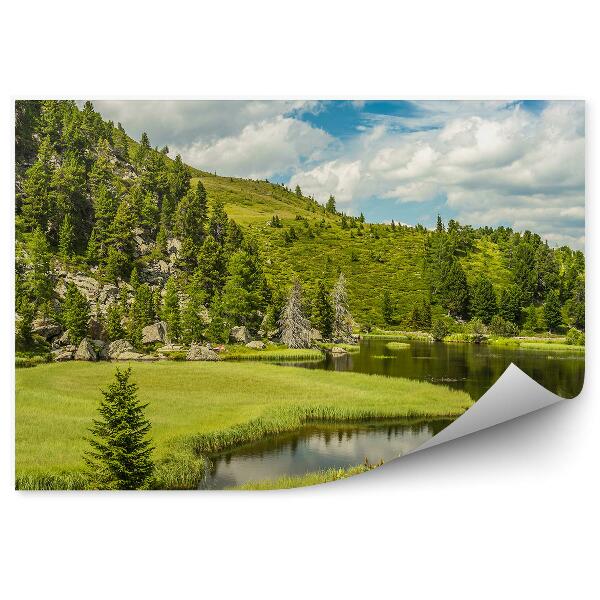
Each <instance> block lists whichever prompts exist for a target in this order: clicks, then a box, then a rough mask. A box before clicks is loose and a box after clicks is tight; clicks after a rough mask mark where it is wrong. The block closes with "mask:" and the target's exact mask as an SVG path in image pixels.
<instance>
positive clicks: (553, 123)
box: [94, 100, 585, 249]
mask: <svg viewBox="0 0 600 600" xmlns="http://www.w3.org/2000/svg"><path fill="white" fill-rule="evenodd" d="M94 106H95V107H96V109H97V110H98V111H99V112H100V113H101V114H102V115H103V116H104V117H105V118H108V119H112V120H113V121H115V122H121V123H122V124H123V126H124V127H125V129H126V131H127V132H128V133H129V134H130V135H131V136H132V137H134V138H136V139H139V138H140V136H141V133H142V132H143V131H146V132H147V133H148V135H149V137H150V141H151V143H152V144H153V145H155V146H159V147H162V146H164V145H165V144H166V145H167V146H168V147H169V150H170V155H171V156H175V154H177V153H179V154H181V156H182V158H183V160H184V162H186V163H188V164H190V165H192V166H194V167H197V168H199V169H202V170H205V171H211V172H212V171H216V172H217V173H218V174H219V175H228V176H233V177H249V178H253V179H268V180H269V181H273V182H280V183H285V184H286V185H288V186H290V187H292V188H294V187H295V186H296V185H300V187H301V188H302V191H303V193H304V194H305V195H314V197H315V198H316V199H317V200H319V201H320V202H325V201H326V200H327V198H328V197H329V195H330V194H333V195H334V196H335V198H336V201H337V206H338V209H339V210H341V211H344V212H346V213H347V214H352V215H358V214H360V213H361V212H362V213H363V214H364V215H365V217H366V218H367V220H368V221H371V222H390V221H391V220H392V219H393V220H394V221H396V222H397V223H398V222H400V223H407V224H411V225H414V224H416V223H421V224H423V225H425V226H426V227H431V226H433V225H434V223H435V220H436V218H437V215H438V214H440V215H441V217H442V219H443V220H444V221H447V220H448V219H450V218H454V219H457V220H458V221H460V222H461V223H463V224H471V225H474V226H480V225H491V226H498V225H506V226H510V227H513V228H514V229H515V230H518V231H524V230H527V229H529V230H531V231H535V232H536V233H539V234H540V235H541V236H542V237H543V238H545V239H547V240H548V243H549V244H550V245H551V246H560V245H563V244H567V245H569V246H571V247H573V248H578V249H582V248H583V246H584V217H585V105H584V103H583V102H582V101H542V100H513V101H507V100H503V101H473V100H471V101H444V100H435V101H433V100H424V101H417V100H410V101H402V100H398V101H389V100H385V101H377V100H361V101H336V100H325V101H316V100H315V101H313V100H298V101H294V100H290V101H286V100H249V101H241V100H229V101H215V100H202V101H192V100H177V101H164V100H143V101H133V100H127V101H117V100H100V101H95V102H94Z"/></svg>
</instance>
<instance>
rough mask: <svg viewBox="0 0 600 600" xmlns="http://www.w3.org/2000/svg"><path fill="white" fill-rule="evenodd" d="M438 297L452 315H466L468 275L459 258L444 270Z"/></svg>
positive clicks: (453, 260) (452, 260)
mask: <svg viewBox="0 0 600 600" xmlns="http://www.w3.org/2000/svg"><path fill="white" fill-rule="evenodd" d="M437 297H438V299H439V300H440V302H441V304H442V306H443V307H444V308H445V309H446V310H447V311H448V313H449V314H450V315H453V316H459V317H465V316H466V315H467V311H468V306H469V287H468V285H467V276H466V275H465V272H464V271H463V268H462V267H461V265H460V263H459V261H458V260H457V259H455V258H454V259H451V261H450V266H449V267H448V268H447V269H446V270H445V271H443V272H442V276H441V281H440V285H439V288H438V293H437Z"/></svg>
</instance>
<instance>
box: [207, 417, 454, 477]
mask: <svg viewBox="0 0 600 600" xmlns="http://www.w3.org/2000/svg"><path fill="white" fill-rule="evenodd" d="M449 423H450V421H447V420H443V421H432V422H429V423H427V422H423V421H418V422H417V421H414V422H412V423H411V422H406V421H405V422H404V423H381V422H379V423H361V424H357V425H322V426H321V425H320V426H311V427H306V428H304V429H302V430H300V431H297V432H294V433H292V434H287V435H281V436H277V437H272V438H268V439H265V440H261V441H260V442H256V443H254V444H252V445H250V446H246V447H243V448H238V449H236V450H233V451H231V452H227V453H224V454H221V455H218V456H214V457H212V458H211V463H212V464H211V470H210V472H209V473H208V474H207V476H206V479H205V481H204V482H203V483H202V486H201V487H202V488H204V489H223V488H227V487H233V486H238V485H242V484H244V483H247V482H249V481H260V480H263V479H276V478H278V477H281V476H282V475H304V474H305V473H309V472H312V471H318V470H320V469H329V468H345V467H351V466H354V465H357V464H360V463H362V462H363V461H364V460H365V458H367V459H368V460H369V461H370V462H371V463H377V462H379V461H380V460H383V461H389V460H391V459H393V458H396V457H398V456H401V455H402V454H406V453H407V452H409V451H410V450H412V449H414V448H416V447H417V446H419V445H421V444H423V443H424V442H426V441H427V440H428V439H430V438H431V437H433V436H434V435H435V434H436V433H438V432H439V431H441V430H442V429H443V428H444V427H446V425H448V424H449Z"/></svg>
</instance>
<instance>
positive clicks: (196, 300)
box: [181, 285, 224, 344]
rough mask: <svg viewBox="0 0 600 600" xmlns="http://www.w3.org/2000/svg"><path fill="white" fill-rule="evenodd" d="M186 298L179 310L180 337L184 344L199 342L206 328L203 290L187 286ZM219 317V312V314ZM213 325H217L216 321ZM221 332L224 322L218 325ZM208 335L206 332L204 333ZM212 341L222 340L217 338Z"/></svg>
mask: <svg viewBox="0 0 600 600" xmlns="http://www.w3.org/2000/svg"><path fill="white" fill-rule="evenodd" d="M186 295H187V298H186V301H185V304H184V306H183V310H182V312H181V339H182V341H183V342H184V343H186V344H191V343H193V342H200V341H201V340H202V339H203V338H204V336H205V329H206V325H207V323H206V321H205V314H206V307H205V305H204V302H205V298H206V295H205V294H204V292H203V290H201V289H199V288H197V287H194V286H193V285H190V286H188V289H187V294H186ZM219 317H220V314H219ZM215 325H218V323H216V324H215ZM220 329H221V333H222V331H223V329H224V324H223V325H222V326H220ZM206 334H207V335H208V332H207V333H206ZM217 337H219V335H217ZM213 341H222V340H221V339H220V338H219V340H213Z"/></svg>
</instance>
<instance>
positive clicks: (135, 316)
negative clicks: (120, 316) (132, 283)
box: [127, 283, 154, 348]
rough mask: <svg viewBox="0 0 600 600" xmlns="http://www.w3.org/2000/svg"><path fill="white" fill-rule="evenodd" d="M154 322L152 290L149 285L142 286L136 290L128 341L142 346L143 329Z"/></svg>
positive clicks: (143, 284)
mask: <svg viewBox="0 0 600 600" xmlns="http://www.w3.org/2000/svg"><path fill="white" fill-rule="evenodd" d="M153 321H154V303H153V298H152V290H151V289H150V287H149V286H148V284H147V283H142V284H140V285H139V286H138V287H137V289H136V290H135V295H134V297H133V304H132V305H131V314H130V319H129V325H128V332H127V333H128V336H127V337H128V339H129V341H130V342H131V343H132V344H133V345H134V346H135V347H136V348H139V347H140V346H141V345H142V329H144V327H146V325H151V324H152V322H153Z"/></svg>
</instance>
